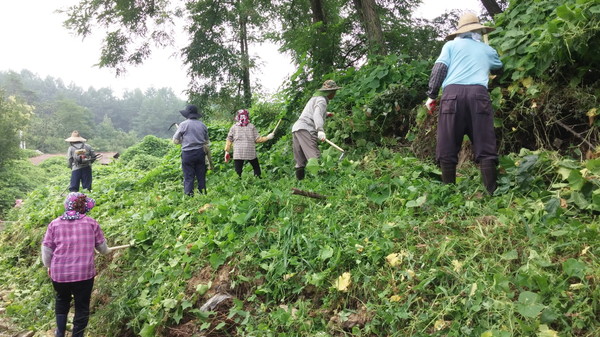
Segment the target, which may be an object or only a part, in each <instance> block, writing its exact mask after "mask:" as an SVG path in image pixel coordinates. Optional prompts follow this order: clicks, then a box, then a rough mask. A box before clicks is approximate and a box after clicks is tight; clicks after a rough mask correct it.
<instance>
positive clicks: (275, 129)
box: [271, 119, 281, 134]
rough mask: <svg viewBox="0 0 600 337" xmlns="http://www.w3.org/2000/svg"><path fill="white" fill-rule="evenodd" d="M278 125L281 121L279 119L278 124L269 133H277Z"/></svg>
mask: <svg viewBox="0 0 600 337" xmlns="http://www.w3.org/2000/svg"><path fill="white" fill-rule="evenodd" d="M279 124H281V119H279V122H277V125H275V128H274V129H273V131H272V132H271V133H272V134H275V131H277V128H278V127H279Z"/></svg>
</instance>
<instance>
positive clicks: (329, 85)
mask: <svg viewBox="0 0 600 337" xmlns="http://www.w3.org/2000/svg"><path fill="white" fill-rule="evenodd" d="M339 89H342V87H338V85H337V84H336V83H335V82H334V81H333V80H327V81H325V82H323V86H322V87H321V88H320V89H319V90H320V91H335V90H339Z"/></svg>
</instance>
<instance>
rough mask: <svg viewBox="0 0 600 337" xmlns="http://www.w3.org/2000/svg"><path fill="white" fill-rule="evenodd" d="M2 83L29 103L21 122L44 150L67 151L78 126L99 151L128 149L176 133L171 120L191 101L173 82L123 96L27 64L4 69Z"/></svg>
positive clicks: (33, 144)
mask: <svg viewBox="0 0 600 337" xmlns="http://www.w3.org/2000/svg"><path fill="white" fill-rule="evenodd" d="M0 87H2V88H3V89H4V90H6V92H7V93H10V94H11V95H14V96H15V97H17V100H19V101H23V102H26V103H27V105H25V104H23V108H24V109H25V110H27V111H28V112H27V113H28V114H29V116H30V118H29V121H28V122H27V123H25V122H20V123H21V125H22V128H21V130H22V131H23V137H24V139H23V140H24V141H25V143H26V145H27V147H28V148H31V149H35V150H39V151H42V152H44V153H63V152H64V151H65V142H64V139H65V138H67V137H68V136H69V135H70V134H71V131H73V130H78V131H79V132H80V134H81V135H82V136H83V137H84V138H86V139H88V142H89V143H90V145H92V146H93V147H94V150H96V151H111V152H112V151H116V152H122V151H124V150H125V149H126V148H127V147H129V146H131V145H133V144H135V143H136V142H138V141H139V137H143V136H145V135H148V134H152V135H155V136H157V137H170V136H171V135H172V132H173V131H172V130H169V125H171V123H173V122H177V121H179V120H181V118H182V117H181V116H180V114H179V113H178V111H179V110H181V109H182V108H183V107H184V106H185V102H184V101H183V100H181V99H180V98H178V97H177V96H176V95H175V94H174V93H173V91H172V90H171V89H168V88H161V89H154V88H150V89H148V90H146V92H144V93H142V91H141V90H139V89H136V90H134V91H133V92H125V93H124V94H123V98H122V99H119V98H117V97H115V96H114V94H113V92H112V90H111V89H108V88H101V89H99V90H96V89H94V88H89V89H88V90H86V91H84V90H82V89H81V88H78V87H76V86H69V87H65V86H64V84H63V83H62V81H61V80H60V79H54V78H52V77H47V78H46V79H41V78H39V76H37V75H34V74H32V73H31V72H29V71H26V70H23V71H21V72H20V73H14V72H0ZM25 110H24V111H25ZM12 120H14V122H15V123H17V121H18V120H19V119H17V118H14V119H12ZM6 135H8V133H6Z"/></svg>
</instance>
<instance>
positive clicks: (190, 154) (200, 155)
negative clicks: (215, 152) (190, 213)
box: [173, 104, 210, 196]
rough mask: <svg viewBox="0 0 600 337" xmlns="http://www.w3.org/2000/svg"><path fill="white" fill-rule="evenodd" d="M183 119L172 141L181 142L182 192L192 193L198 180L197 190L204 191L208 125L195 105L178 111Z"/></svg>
mask: <svg viewBox="0 0 600 337" xmlns="http://www.w3.org/2000/svg"><path fill="white" fill-rule="evenodd" d="M179 113H181V115H182V116H183V117H185V118H186V120H185V121H183V122H181V124H179V125H178V126H177V131H175V134H174V135H173V143H175V144H181V168H182V170H183V192H184V193H185V194H186V195H189V196H193V195H194V182H195V180H198V190H199V191H200V193H206V169H207V163H206V156H207V154H210V152H209V151H210V150H209V148H208V144H209V139H208V127H206V125H205V124H204V123H202V121H200V120H199V118H200V114H199V113H198V108H197V107H196V106H195V105H191V104H190V105H188V106H186V108H185V110H181V111H179Z"/></svg>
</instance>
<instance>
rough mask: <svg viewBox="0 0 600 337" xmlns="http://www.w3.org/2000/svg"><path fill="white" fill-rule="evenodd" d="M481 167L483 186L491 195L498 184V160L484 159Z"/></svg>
mask: <svg viewBox="0 0 600 337" xmlns="http://www.w3.org/2000/svg"><path fill="white" fill-rule="evenodd" d="M479 169H480V170H481V180H482V181H483V186H485V189H486V190H487V192H488V194H489V195H493V194H494V191H495V190H496V187H498V184H497V182H496V178H497V175H498V174H497V172H496V161H494V160H489V159H486V160H482V161H481V163H480V164H479Z"/></svg>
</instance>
